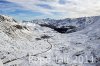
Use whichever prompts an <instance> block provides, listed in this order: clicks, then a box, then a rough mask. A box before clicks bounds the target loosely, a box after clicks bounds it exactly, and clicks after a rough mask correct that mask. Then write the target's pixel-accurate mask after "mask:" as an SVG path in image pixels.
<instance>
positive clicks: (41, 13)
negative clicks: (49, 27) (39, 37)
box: [0, 0, 100, 20]
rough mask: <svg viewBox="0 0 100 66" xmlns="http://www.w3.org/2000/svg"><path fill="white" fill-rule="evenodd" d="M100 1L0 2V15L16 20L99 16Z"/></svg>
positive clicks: (47, 0)
mask: <svg viewBox="0 0 100 66" xmlns="http://www.w3.org/2000/svg"><path fill="white" fill-rule="evenodd" d="M99 11H100V0H20V1H18V0H0V14H3V15H9V16H12V17H14V18H15V19H17V20H32V19H42V18H54V19H63V18H76V17H83V16H95V15H100V13H99Z"/></svg>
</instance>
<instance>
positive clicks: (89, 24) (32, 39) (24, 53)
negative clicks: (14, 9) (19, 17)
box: [0, 15, 100, 66]
mask: <svg viewBox="0 0 100 66" xmlns="http://www.w3.org/2000/svg"><path fill="white" fill-rule="evenodd" d="M0 59H1V60H0V66H1V65H2V63H3V65H2V66H100V16H93V17H82V18H73V19H71V18H67V19H60V20H54V19H49V18H48V19H38V20H32V21H23V22H17V21H16V20H15V19H13V18H12V17H9V16H5V15H0Z"/></svg>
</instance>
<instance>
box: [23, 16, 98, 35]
mask: <svg viewBox="0 0 100 66" xmlns="http://www.w3.org/2000/svg"><path fill="white" fill-rule="evenodd" d="M97 18H100V16H93V17H82V18H72V19H71V18H66V19H60V20H55V19H49V18H47V19H37V20H32V21H23V22H31V23H36V24H39V25H41V26H45V27H49V28H52V29H54V30H56V31H58V32H60V33H72V32H76V31H80V30H82V29H84V28H86V27H87V26H89V25H91V24H92V23H94V21H95V20H96V19H97Z"/></svg>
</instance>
